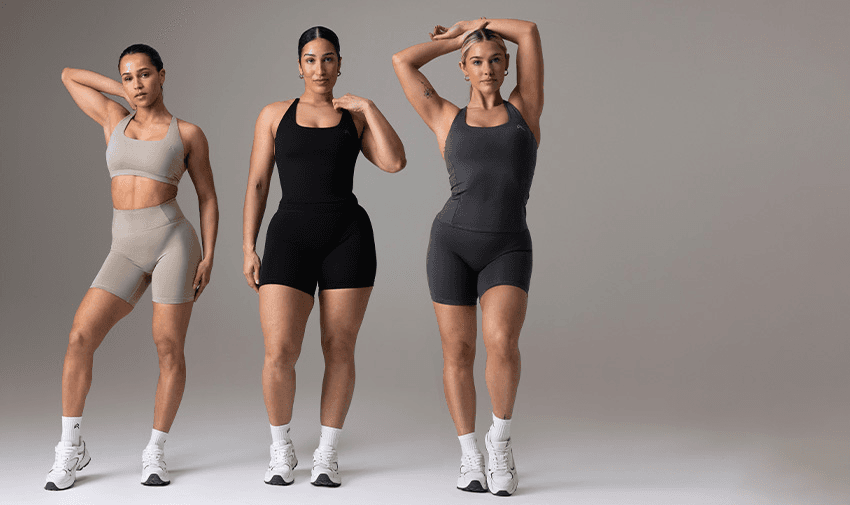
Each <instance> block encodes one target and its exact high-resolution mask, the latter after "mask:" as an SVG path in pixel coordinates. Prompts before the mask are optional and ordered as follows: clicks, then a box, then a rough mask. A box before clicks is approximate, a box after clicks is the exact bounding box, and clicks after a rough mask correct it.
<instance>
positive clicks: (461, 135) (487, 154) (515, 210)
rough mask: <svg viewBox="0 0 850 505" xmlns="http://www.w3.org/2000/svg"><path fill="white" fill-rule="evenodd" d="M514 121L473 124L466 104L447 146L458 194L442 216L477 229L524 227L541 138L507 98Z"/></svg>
mask: <svg viewBox="0 0 850 505" xmlns="http://www.w3.org/2000/svg"><path fill="white" fill-rule="evenodd" d="M504 104H505V109H507V111H508V121H507V122H506V123H503V124H500V125H498V126H485V127H477V126H469V125H468V124H466V107H464V108H463V109H461V110H460V111H459V112H458V113H457V116H455V119H454V121H453V122H452V126H451V128H450V129H449V134H448V136H447V137H446V146H445V149H444V151H443V154H444V157H445V160H446V168H447V169H448V171H449V183H450V184H451V186H452V196H451V197H450V198H449V201H447V202H446V205H445V206H443V210H441V211H440V213H439V214H437V219H438V220H439V221H441V222H444V223H447V224H450V225H452V226H456V227H458V228H464V229H467V230H475V231H489V232H518V231H524V230H525V229H526V228H527V226H526V222H525V204H526V202H528V194H529V191H530V190H531V179H532V178H533V177H534V166H535V164H536V163H537V139H535V138H534V134H533V133H532V132H531V128H529V127H528V124H526V122H525V120H524V119H523V118H522V114H520V112H519V111H518V110H517V109H516V107H514V106H513V105H511V103H510V102H507V101H505V102H504Z"/></svg>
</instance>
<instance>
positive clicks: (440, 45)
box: [393, 38, 462, 72]
mask: <svg viewBox="0 0 850 505" xmlns="http://www.w3.org/2000/svg"><path fill="white" fill-rule="evenodd" d="M461 42H462V40H459V39H458V38H453V39H447V40H432V41H429V42H423V43H421V44H416V45H415V46H410V47H408V48H407V49H404V50H402V51H399V52H397V53H395V54H394V55H393V67H394V68H396V69H397V70H396V71H397V72H398V68H399V67H404V66H410V67H413V68H414V69H419V68H421V67H422V66H424V65H425V64H426V63H428V62H429V61H431V60H433V59H434V58H438V57H440V56H443V55H444V54H449V53H451V52H453V51H456V50H458V49H460V43H461Z"/></svg>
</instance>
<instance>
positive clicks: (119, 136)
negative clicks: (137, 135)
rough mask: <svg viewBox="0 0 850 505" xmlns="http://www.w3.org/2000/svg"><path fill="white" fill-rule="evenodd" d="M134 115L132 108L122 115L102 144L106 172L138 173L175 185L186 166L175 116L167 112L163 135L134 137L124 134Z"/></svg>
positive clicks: (119, 173) (117, 173)
mask: <svg viewBox="0 0 850 505" xmlns="http://www.w3.org/2000/svg"><path fill="white" fill-rule="evenodd" d="M135 115H136V113H135V112H133V113H132V114H130V115H129V116H127V117H125V118H124V119H122V120H121V121H120V122H119V123H118V125H117V126H116V127H115V129H114V130H113V131H112V135H111V136H110V137H109V144H108V145H107V146H106V166H107V168H109V176H110V177H116V176H119V175H138V176H139V177H147V178H148V179H153V180H155V181H159V182H165V183H167V184H171V185H173V186H177V185H178V184H179V183H180V178H181V177H182V176H183V172H184V171H185V170H186V164H185V162H184V161H183V158H184V155H183V141H182V140H181V139H180V130H179V128H178V127H177V117H176V116H171V123H170V124H169V125H168V131H167V132H166V133H165V138H163V139H161V140H137V139H131V138H130V137H128V136H127V135H125V134H124V130H126V129H127V125H128V124H129V123H130V120H132V119H133V117H134V116H135Z"/></svg>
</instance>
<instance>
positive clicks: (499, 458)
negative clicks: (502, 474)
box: [490, 449, 508, 471]
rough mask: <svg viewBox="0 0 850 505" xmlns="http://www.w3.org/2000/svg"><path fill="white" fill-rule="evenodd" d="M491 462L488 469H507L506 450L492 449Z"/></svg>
mask: <svg viewBox="0 0 850 505" xmlns="http://www.w3.org/2000/svg"><path fill="white" fill-rule="evenodd" d="M490 455H491V458H492V462H491V464H490V469H491V470H495V471H503V470H507V469H508V450H507V449H494V450H493V451H492V452H491V454H490Z"/></svg>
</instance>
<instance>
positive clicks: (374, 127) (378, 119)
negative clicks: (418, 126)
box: [363, 100, 407, 172]
mask: <svg viewBox="0 0 850 505" xmlns="http://www.w3.org/2000/svg"><path fill="white" fill-rule="evenodd" d="M363 115H364V117H365V118H366V124H367V125H368V128H369V139H368V140H369V144H370V145H369V150H370V153H374V158H375V160H374V161H375V164H376V165H377V166H378V167H379V168H380V169H381V170H384V171H387V172H398V171H399V170H401V169H402V168H404V167H405V165H406V164H407V159H406V157H405V154H404V144H402V142H401V138H399V136H398V134H397V133H396V131H395V129H394V128H393V127H392V125H390V122H389V121H387V118H386V117H384V115H383V114H382V113H381V111H380V109H378V107H377V106H376V105H375V104H374V103H373V102H372V101H371V100H369V101H368V103H367V106H366V107H365V108H364V109H363Z"/></svg>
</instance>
